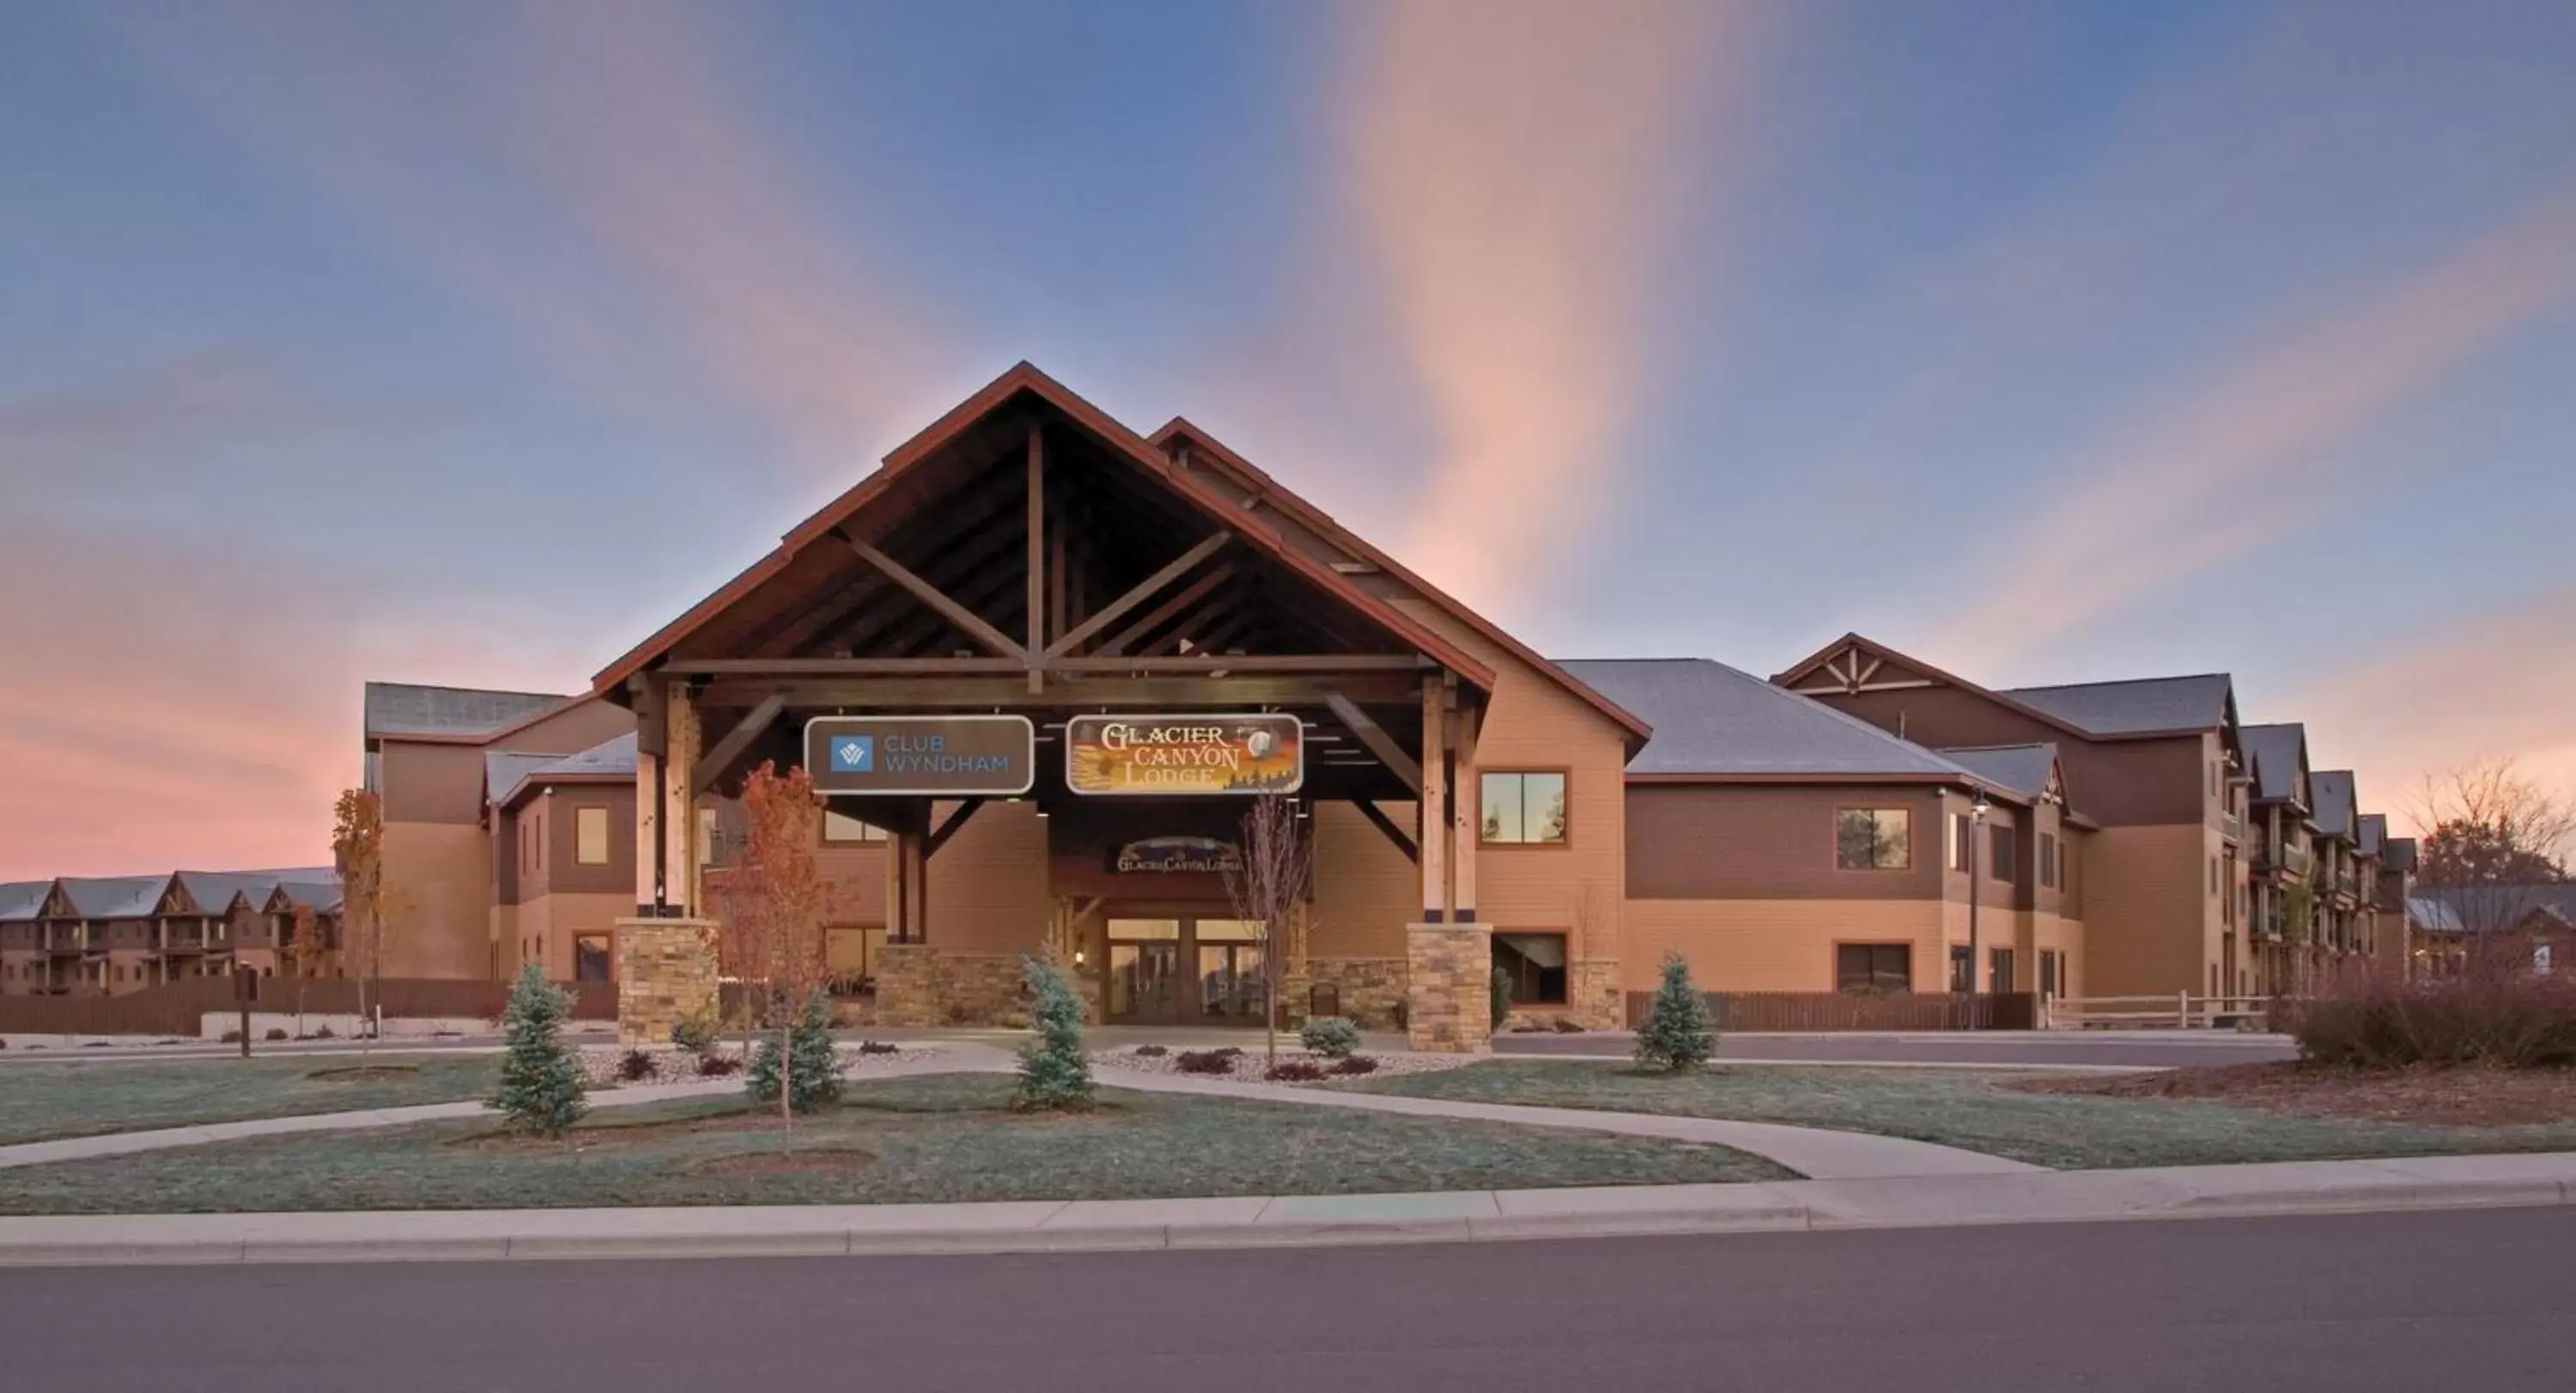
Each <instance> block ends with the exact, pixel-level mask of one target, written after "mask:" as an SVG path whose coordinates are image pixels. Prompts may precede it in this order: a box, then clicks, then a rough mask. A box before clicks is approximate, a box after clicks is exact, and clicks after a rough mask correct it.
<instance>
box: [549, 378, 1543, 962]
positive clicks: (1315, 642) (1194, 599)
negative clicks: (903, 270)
mask: <svg viewBox="0 0 2576 1393" xmlns="http://www.w3.org/2000/svg"><path fill="white" fill-rule="evenodd" d="M1495 680H1496V679H1495V674H1494V672H1493V671H1492V669H1491V668H1489V667H1488V666H1487V665H1486V664H1485V663H1484V662H1483V661H1481V660H1480V659H1478V658H1477V657H1476V656H1475V655H1474V654H1472V653H1470V652H1469V651H1467V650H1466V649H1464V648H1462V647H1460V646H1459V645H1458V644H1456V643H1454V642H1452V641H1451V640H1449V639H1448V638H1446V637H1444V636H1442V635H1441V634H1440V633H1438V632H1436V631H1435V630H1433V629H1431V628H1429V627H1428V626H1426V625H1424V624H1423V623H1421V622H1420V621H1419V620H1417V619H1415V618H1413V617H1411V616H1409V615H1407V614H1406V613H1405V612H1403V611H1402V610H1400V609H1398V608H1397V607H1396V606H1395V605H1394V604H1391V603H1390V602H1388V601H1387V600H1386V599H1383V598H1381V597H1379V596H1378V595H1375V594H1372V593H1370V592H1369V591H1368V590H1366V589H1363V588H1362V587H1361V586H1360V585H1359V584H1357V583H1356V582H1355V580H1354V578H1353V577H1352V576H1350V575H1347V574H1344V573H1343V572H1341V571H1340V570H1338V569H1336V568H1335V567H1334V566H1333V565H1330V564H1328V563H1327V562H1325V561H1322V560H1318V559H1316V558H1315V557H1314V556H1312V555H1309V554H1308V553H1306V552H1304V551H1301V550H1299V549H1298V548H1297V547H1295V546H1292V545H1291V544H1290V543H1289V542H1288V541H1287V540H1286V539H1285V538H1283V536H1282V535H1281V533H1280V531H1279V528H1278V524H1276V523H1275V522H1273V521H1272V520H1271V519H1269V518H1268V517H1265V516H1262V515H1261V514H1260V513H1259V512H1258V511H1256V510H1254V509H1250V508H1246V507H1244V506H1243V505H1242V504H1240V503H1239V502H1238V501H1236V500H1235V499H1234V498H1233V497H1232V496H1231V495H1229V494H1228V493H1227V492H1225V491H1224V490H1223V489H1221V488H1219V487H1217V486H1216V485H1215V484H1214V483H1212V482H1211V481H1210V480H1208V479H1206V478H1204V477H1202V476H1198V475H1194V474H1192V473H1191V472H1189V471H1187V470H1185V469H1181V468H1177V467H1175V465H1174V463H1173V462H1172V460H1171V459H1170V458H1169V457H1167V456H1166V455H1165V453H1164V452H1162V451H1160V450H1157V449H1156V448H1155V447H1154V446H1153V445H1151V444H1149V443H1148V442H1147V441H1145V440H1144V439H1142V438H1141V437H1139V436H1137V435H1136V434H1135V433H1134V432H1133V431H1130V430H1128V429H1127V428H1126V427H1124V426H1122V425H1120V424H1118V423H1117V422H1116V421H1114V420H1112V419H1110V418H1109V417H1108V416H1107V415H1105V414H1104V413H1102V412H1101V411H1100V410H1099V409H1098V408H1097V407H1094V406H1093V405H1091V404H1090V403H1089V402H1086V401H1084V400H1083V399H1082V398H1080V397H1078V396H1076V395H1074V394H1073V393H1072V392H1071V391H1069V390H1067V389H1066V388H1065V387H1063V386H1062V385H1061V384H1059V383H1057V382H1056V381H1055V380H1053V379H1052V378H1049V377H1048V376H1046V375H1045V374H1044V373H1041V372H1039V371H1038V370H1037V369H1035V368H1033V367H1031V366H1029V365H1027V364H1025V363H1023V364H1021V365H1019V366H1017V367H1014V368H1013V369H1011V370H1010V371H1009V372H1007V373H1004V374H1003V375H1002V376H1001V377H1000V378H998V379H996V380H995V381H994V382H993V383H992V384H991V385H989V386H987V387H986V388H984V389H983V390H982V391H980V392H978V393H976V394H975V396H974V397H972V398H970V399H969V400H967V401H966V402H965V403H963V404H962V405H960V406H958V407H957V408H956V409H955V410H952V411H950V412H949V413H948V414H947V415H946V416H944V417H942V418H941V419H940V420H939V421H938V422H936V423H934V424H933V425H932V426H930V427H929V428H928V429H927V430H925V431H923V432H922V433H921V434H920V435H917V436H915V437H914V438H913V439H911V440H909V441H907V442H905V443H904V444H903V445H902V446H900V447H899V448H897V449H896V450H895V451H894V452H892V453H891V454H889V455H888V456H887V457H886V459H885V462H884V466H883V468H881V469H879V470H878V471H877V472H876V473H875V474H873V475H871V476H869V477H868V478H867V479H866V480H864V481H863V482H861V483H860V484H859V485H857V486H856V487H854V488H852V489H851V490H849V491H848V492H847V493H845V494H843V495H842V496H841V497H840V498H838V499H835V500H834V501H833V502H832V503H831V504H829V505H828V506H826V507H825V508H823V509H822V510H821V511H820V512H818V513H816V514H815V515H814V516H813V517H811V518H808V519H807V520H806V521H805V522H803V523H801V524H799V525H798V526H797V527H796V528H795V529H794V530H793V531H791V532H789V533H788V534H787V535H786V537H785V538H784V539H783V540H782V541H781V542H780V543H779V545H778V547H777V548H776V549H775V550H774V551H772V552H771V553H770V554H769V555H768V556H766V557H764V558H762V560H761V561H759V562H758V563H757V564H755V565H753V566H752V567H751V568H750V569H748V570H746V571H744V572H743V573H742V574H741V575H739V576H737V577H736V578H735V579H734V580H733V581H732V582H730V583H729V584H727V585H726V586H724V587H723V588H722V589H720V590H718V591H717V592H716V593H715V594H713V595H710V596H709V597H707V599H705V600H704V601H702V602H700V603H699V604H698V605H697V606H695V607H694V608H692V609H691V610H690V611H689V612H688V613H687V614H684V615H682V616H681V617H680V618H679V619H677V620H674V621H673V622H672V623H671V624H669V625H667V626H665V627H664V628H663V629H662V630H661V631H660V632H659V633H657V634H655V635H654V636H653V637H652V638H650V639H648V640H647V641H646V642H645V643H643V644H642V645H640V646H639V647H637V648H636V649H634V650H633V651H631V652H629V653H627V654H626V655H625V656H623V657H621V658H619V659H618V660H617V661H616V662H615V663H612V664H611V665H609V667H607V668H606V669H604V670H603V671H601V672H600V673H599V675H598V676H597V678H596V679H594V686H593V690H594V693H595V694H596V695H599V696H603V697H605V698H607V699H609V700H611V701H615V702H619V703H621V704H624V705H627V706H629V707H631V708H632V709H633V710H634V711H635V712H636V714H637V717H638V729H639V736H638V749H639V753H640V758H639V761H638V779H639V793H642V794H645V800H644V805H645V807H646V809H647V813H646V819H645V820H647V821H650V820H651V817H652V812H651V810H652V809H653V808H655V807H657V806H658V808H659V810H660V812H661V814H662V819H663V821H664V822H665V824H666V825H669V826H670V827H671V831H670V832H669V833H667V834H664V833H657V832H655V831H652V830H650V829H648V830H646V831H645V832H644V833H643V834H642V835H644V836H645V837H647V838H653V839H656V840H654V841H651V842H648V843H647V844H648V845H652V846H654V847H655V849H656V854H654V855H652V856H651V857H649V858H639V872H642V871H643V866H642V862H643V861H644V860H646V859H649V860H651V861H652V862H653V863H654V864H655V865H656V866H659V867H661V868H662V869H661V871H660V872H658V873H655V874H656V879H657V880H659V879H660V878H661V877H663V876H670V877H674V878H679V879H688V878H691V877H693V875H694V865H693V863H694V859H695V858H694V857H693V856H692V855H691V851H690V848H691V843H690V841H689V840H688V838H687V836H686V824H687V819H686V816H685V812H684V810H686V809H688V808H689V807H690V806H691V803H690V801H689V800H690V797H691V796H692V792H693V790H695V789H699V788H722V787H727V786H730V785H732V784H734V783H736V782H738V780H739V779H740V778H741V777H742V774H743V771H744V770H746V769H748V768H751V767H754V766H756V765H757V764H758V763H759V762H761V761H762V760H774V761H776V762H777V763H779V764H780V765H782V766H784V765H787V764H791V763H795V762H797V761H798V760H799V759H800V758H801V753H802V751H801V744H800V741H799V739H798V734H797V732H798V731H799V730H800V729H801V727H802V725H803V722H804V719H805V718H806V717H808V716H813V715H822V714H832V713H836V712H851V713H877V714H882V713H889V712H938V713H949V714H965V713H974V712H988V711H1012V712H1023V713H1026V714H1028V715H1029V716H1030V717H1031V718H1032V720H1034V721H1035V722H1036V723H1037V725H1038V727H1039V729H1040V731H1041V734H1040V736H1039V739H1040V740H1041V741H1046V740H1048V739H1049V738H1050V737H1049V735H1048V734H1047V733H1046V732H1049V731H1052V730H1053V729H1055V728H1058V727H1060V726H1061V724H1062V722H1063V719H1064V718H1066V717H1069V716H1071V715H1074V714H1079V713H1083V712H1091V711H1114V710H1130V711H1158V710H1172V711H1192V710H1198V711H1224V710H1232V711H1249V710H1256V709H1257V710H1267V711H1285V712H1290V713H1294V714H1296V715H1298V716H1300V717H1301V719H1303V720H1304V721H1306V722H1307V724H1308V727H1309V729H1310V731H1312V732H1313V733H1312V735H1311V736H1310V741H1311V744H1310V751H1309V756H1308V760H1307V772H1306V779H1305V786H1304V789H1303V791H1302V792H1301V795H1300V796H1301V797H1304V798H1307V799H1348V800H1351V801H1353V802H1355V803H1359V804H1360V805H1361V806H1362V807H1363V809H1373V806H1374V803H1375V802H1376V801H1393V802H1415V801H1419V802H1421V803H1423V804H1425V805H1427V806H1429V807H1431V808H1435V809H1438V810H1439V811H1438V813H1437V816H1438V817H1439V818H1441V819H1442V820H1444V821H1445V820H1447V819H1448V817H1449V814H1448V812H1447V809H1446V807H1445V798H1444V796H1443V795H1445V792H1446V783H1447V780H1448V770H1449V766H1450V765H1452V764H1456V765H1457V766H1458V767H1460V768H1465V767H1468V762H1469V761H1470V760H1472V750H1473V743H1474V730H1475V726H1476V723H1477V718H1478V715H1479V714H1480V713H1481V711H1482V710H1483V708H1484V706H1485V704H1486V703H1487V701H1488V700H1489V699H1490V697H1491V694H1492V691H1493V687H1494V683H1495ZM1040 748H1041V759H1040V761H1039V763H1040V767H1041V768H1042V769H1043V768H1045V767H1046V765H1047V759H1046V758H1045V757H1044V756H1045V752H1046V750H1047V748H1048V747H1047V746H1045V745H1043V744H1042V745H1041V747H1040ZM1056 748H1057V749H1059V750H1060V748H1061V747H1060V746H1059V747H1056ZM1426 781H1432V782H1436V783H1438V784H1439V785H1441V787H1439V788H1437V789H1426V787H1425V785H1426ZM647 785H651V786H652V787H651V788H648V787H646V786H647ZM1061 794H1062V790H1061V787H1060V783H1059V784H1058V786H1057V787H1055V788H1053V789H1050V788H1049V787H1048V786H1047V785H1046V784H1045V783H1044V782H1042V783H1041V785H1040V787H1039V788H1038V789H1037V790H1036V791H1035V792H1034V793H1033V794H1032V795H1031V796H1033V797H1035V798H1037V799H1038V800H1039V801H1040V802H1041V803H1044V802H1046V801H1047V800H1048V799H1049V798H1050V797H1051V796H1061ZM889 801H891V800H889ZM860 811H861V812H862V815H864V816H866V817H867V818H868V820H870V821H874V822H880V823H881V824H882V825H885V826H887V827H888V828H889V829H890V830H892V831H894V832H895V833H896V834H897V836H898V838H904V837H910V838H911V839H913V842H914V843H915V844H916V845H919V844H926V846H927V848H928V849H930V850H935V849H936V847H937V845H938V844H939V843H940V841H942V840H944V837H945V834H946V832H947V831H953V830H954V827H953V826H950V827H947V828H945V829H944V830H941V829H932V828H930V827H928V826H927V821H926V819H927V804H922V805H921V806H919V807H894V806H889V807H885V808H875V807H868V808H863V809H861V810H860ZM1373 820H1376V821H1378V822H1379V823H1380V825H1381V826H1384V827H1387V828H1388V830H1389V835H1390V838H1391V839H1393V840H1396V841H1397V842H1398V844H1399V845H1407V841H1406V839H1405V838H1403V837H1402V836H1401V835H1400V833H1399V832H1398V831H1397V830H1396V829H1394V828H1392V826H1391V825H1389V824H1388V823H1387V822H1386V821H1385V819H1384V818H1383V817H1382V816H1380V817H1375V818H1373ZM1414 835H1415V840H1416V841H1418V843H1419V845H1411V846H1408V852H1409V854H1415V855H1418V856H1420V857H1421V859H1422V861H1423V863H1424V865H1425V869H1426V872H1430V871H1432V870H1433V869H1434V868H1435V867H1436V866H1437V865H1438V860H1437V856H1439V855H1445V853H1446V847H1445V846H1442V845H1440V844H1442V843H1446V842H1448V841H1449V840H1450V838H1449V837H1448V836H1447V835H1445V829H1444V835H1442V836H1440V837H1437V838H1431V837H1424V836H1423V835H1422V832H1421V829H1420V828H1419V827H1417V829H1416V831H1415V834H1414ZM1468 840H1469V841H1471V842H1472V837H1470V838H1469V839H1468ZM922 854H927V852H926V851H924V852H923V853H922ZM1443 873H1444V874H1445V872H1443ZM1427 893H1428V892H1426V894H1427ZM1444 893H1446V892H1445V891H1444ZM638 898H639V900H646V899H647V898H648V897H647V896H644V895H642V894H639V897H638ZM697 898H698V897H697V895H696V893H695V888H694V886H690V887H686V888H685V889H684V891H683V892H682V893H673V892H672V888H671V887H670V886H669V885H667V884H657V885H656V886H655V893H654V894H653V895H651V896H650V897H649V900H650V902H651V903H653V904H655V905H657V906H664V907H666V908H667V907H668V906H670V905H672V904H680V905H694V904H695V903H696V902H697ZM1441 903H1449V901H1437V902H1430V903H1427V905H1426V908H1427V910H1429V909H1436V908H1437V906H1438V904H1441ZM1460 903H1462V904H1463V901H1462V902H1460ZM1434 917H1436V914H1435V915H1434Z"/></svg>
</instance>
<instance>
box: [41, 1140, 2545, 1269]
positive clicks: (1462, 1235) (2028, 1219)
mask: <svg viewBox="0 0 2576 1393" xmlns="http://www.w3.org/2000/svg"><path fill="white" fill-rule="evenodd" d="M2569 1203H2576V1153H2558V1154H2549V1155H2527V1156H2442V1157H2428V1158H2422V1159H2415V1160H2391V1161H2321V1162H2309V1163H2299V1164H2288V1165H2255V1166H2193V1167H2175V1168H2168V1169H2158V1170H2127V1171H2065V1172H2042V1173H2038V1174H2028V1173H2023V1174H2012V1175H1944V1176H1912V1177H1898V1178H1889V1179H1879V1180H1807V1181H1784V1182H1780V1183H1775V1184H1748V1185H1661V1186H1644V1185H1641V1186H1625V1187H1615V1188H1600V1189H1556V1190H1475V1191H1455V1192H1446V1193H1431V1194H1404V1195H1306V1196H1288V1197H1262V1196H1248V1197H1243V1198H1225V1199H1174V1200H1070V1201H1053V1200H1042V1201H1025V1202H1015V1203H1003V1204H888V1205H795V1206H787V1205H779V1206H745V1207H716V1206H710V1207H707V1208H701V1209H517V1210H451V1211H437V1210H410V1211H398V1212H362V1213H345V1214H146V1215H65V1216H48V1217H38V1218H23V1219H0V1266H52V1267H61V1266H99V1265H126V1264H135V1263H252V1262H370V1263H376V1262H405V1261H430V1260H478V1261H479V1260H491V1259H502V1258H677V1257H770V1256H776V1257H797V1256H823V1255H843V1254H907V1253H1021V1252H1081V1251H1112V1250H1133V1249H1178V1248H1263V1247H1299V1246H1319V1245H1326V1244H1350V1243H1421V1242H1483V1241H1491V1240H1497V1239H1528V1238H1599V1237H1612V1236H1626V1235H1638V1234H1677V1233H1728V1232H1750V1231H1778V1230H1792V1231H1795V1230H1830V1229H1860V1228H1923V1227H1943V1226H1960V1225H1972V1224H2010V1223H2070V1222H2088V1221H2101V1220H2115V1219H2177V1218H2224V1217H2251V1216H2255V1215H2267V1214H2317V1213H2336V1212H2358V1211H2369V1210H2395V1209H2457V1208H2469V1207H2500V1206H2531V1205H2560V1204H2569Z"/></svg>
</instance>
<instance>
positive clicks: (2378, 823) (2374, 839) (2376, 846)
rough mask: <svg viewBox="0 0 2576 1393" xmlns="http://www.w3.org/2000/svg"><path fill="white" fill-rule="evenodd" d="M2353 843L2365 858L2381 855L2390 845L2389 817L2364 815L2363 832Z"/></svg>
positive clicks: (2362, 821)
mask: <svg viewBox="0 0 2576 1393" xmlns="http://www.w3.org/2000/svg"><path fill="white" fill-rule="evenodd" d="M2353 843H2354V845H2356V846H2357V847H2359V848H2360V850H2361V854H2362V855H2364V856H2377V855H2379V854H2380V853H2381V852H2382V851H2384V850H2385V849H2386V848H2387V845H2388V815H2387V814H2386V813H2364V814H2362V818H2361V831H2360V833H2359V834H2358V835H2356V836H2355V837H2354V838H2353Z"/></svg>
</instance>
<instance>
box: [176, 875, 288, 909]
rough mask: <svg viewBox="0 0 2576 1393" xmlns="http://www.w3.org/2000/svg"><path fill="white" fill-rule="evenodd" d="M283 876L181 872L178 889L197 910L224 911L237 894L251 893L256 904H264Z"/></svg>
mask: <svg viewBox="0 0 2576 1393" xmlns="http://www.w3.org/2000/svg"><path fill="white" fill-rule="evenodd" d="M280 879H281V877H279V876H276V875H262V874H260V873H259V872H257V871H181V872H179V888H180V889H181V890H182V891H184V892H186V894H187V896H188V901H189V903H191V904H193V905H195V906H196V907H197V912H198V913H200V914H221V913H223V912H224V911H225V910H226V909H228V908H230V907H231V905H232V902H233V898H234V897H235V896H237V895H246V896H248V897H249V898H250V901H251V903H252V904H254V905H257V904H262V903H265V902H266V901H267V899H268V894H269V892H270V891H272V890H274V889H276V888H277V882H278V881H279V880H280Z"/></svg>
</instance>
